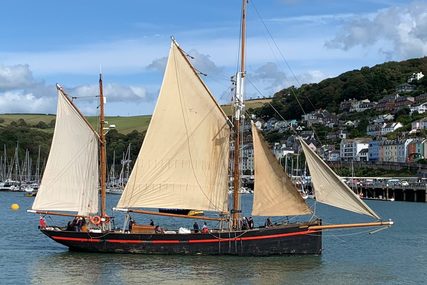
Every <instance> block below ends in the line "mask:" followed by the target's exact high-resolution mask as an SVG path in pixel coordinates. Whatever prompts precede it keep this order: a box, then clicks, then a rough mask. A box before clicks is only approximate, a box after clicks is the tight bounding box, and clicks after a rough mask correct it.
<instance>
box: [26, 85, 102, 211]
mask: <svg viewBox="0 0 427 285" xmlns="http://www.w3.org/2000/svg"><path fill="white" fill-rule="evenodd" d="M98 168H99V167H98V136H97V135H96V134H95V132H94V131H93V129H92V128H91V127H90V126H89V125H88V123H87V121H86V120H85V119H84V118H83V117H82V116H81V114H80V113H79V112H78V111H77V110H76V109H75V107H74V105H73V104H72V103H71V102H70V101H69V99H68V98H67V97H66V95H65V94H64V93H63V91H62V90H61V89H60V88H58V107H57V112H56V122H55V132H54V134H53V139H52V145H51V149H50V153H49V158H48V160H47V164H46V169H45V171H44V174H43V178H42V181H41V184H40V188H39V190H38V193H37V196H36V198H35V200H34V203H33V206H32V210H39V211H71V212H78V214H79V215H88V214H93V213H97V212H98V180H99V175H98Z"/></svg>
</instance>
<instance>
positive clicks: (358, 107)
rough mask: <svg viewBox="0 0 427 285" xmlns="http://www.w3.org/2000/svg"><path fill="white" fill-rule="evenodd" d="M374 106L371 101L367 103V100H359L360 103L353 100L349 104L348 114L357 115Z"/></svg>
mask: <svg viewBox="0 0 427 285" xmlns="http://www.w3.org/2000/svg"><path fill="white" fill-rule="evenodd" d="M375 104H376V103H375V102H371V101H369V99H364V100H360V101H357V100H353V101H352V102H351V106H350V110H349V111H350V112H357V113H359V112H363V111H365V110H368V109H372V108H373V107H374V106H375Z"/></svg>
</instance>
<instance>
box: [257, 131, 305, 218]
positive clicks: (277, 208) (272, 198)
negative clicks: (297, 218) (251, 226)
mask: <svg viewBox="0 0 427 285" xmlns="http://www.w3.org/2000/svg"><path fill="white" fill-rule="evenodd" d="M252 138H253V143H254V160H255V161H254V162H255V185H254V201H253V208H252V215H254V216H293V215H306V214H311V210H310V208H309V207H308V206H307V204H306V203H305V202H304V199H303V198H302V197H301V194H300V193H299V192H298V190H297V189H296V188H295V186H294V185H293V184H292V182H291V181H290V180H289V178H288V176H287V175H286V173H285V172H284V170H283V168H282V166H281V165H280V164H279V162H278V161H277V159H276V157H275V156H274V155H273V153H272V152H271V150H270V148H269V147H268V145H267V143H266V142H265V140H264V138H263V137H262V135H261V134H260V133H259V131H258V130H257V128H256V127H255V124H253V123H252Z"/></svg>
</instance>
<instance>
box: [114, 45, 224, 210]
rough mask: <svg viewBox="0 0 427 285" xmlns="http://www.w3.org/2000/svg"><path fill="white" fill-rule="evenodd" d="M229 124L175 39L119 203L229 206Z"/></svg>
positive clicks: (120, 205)
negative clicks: (158, 92) (147, 124)
mask: <svg viewBox="0 0 427 285" xmlns="http://www.w3.org/2000/svg"><path fill="white" fill-rule="evenodd" d="M229 136H230V127H229V126H228V124H227V117H226V115H225V114H224V112H223V111H222V110H221V108H220V107H219V106H218V104H217V103H216V101H215V99H214V98H213V96H212V95H211V93H210V92H209V90H208V89H207V87H206V85H205V84H204V83H203V82H202V81H201V80H200V78H199V76H198V75H197V74H196V72H195V70H194V69H193V67H192V66H191V64H190V63H189V62H188V60H187V58H186V56H185V55H184V54H183V53H182V51H181V50H180V48H179V47H178V46H177V44H176V43H175V42H172V45H171V49H170V52H169V58H168V62H167V66H166V70H165V75H164V78H163V83H162V87H161V90H160V94H159V98H158V101H157V105H156V108H155V110H154V114H153V116H152V119H151V122H150V126H149V128H148V130H147V134H146V136H145V139H144V142H143V145H142V148H141V150H140V153H139V155H138V158H137V161H136V163H135V166H134V168H133V170H132V173H131V175H130V177H129V181H128V183H127V184H126V187H125V189H124V192H123V194H122V196H121V198H120V201H119V202H118V204H117V207H118V208H139V207H147V208H180V209H199V210H212V211H225V210H226V209H227V200H228V195H227V191H228V157H229Z"/></svg>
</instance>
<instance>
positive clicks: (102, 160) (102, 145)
mask: <svg viewBox="0 0 427 285" xmlns="http://www.w3.org/2000/svg"><path fill="white" fill-rule="evenodd" d="M104 125H105V118H104V93H103V88H102V74H101V73H100V74H99V141H100V148H99V151H100V159H99V161H100V162H99V166H100V172H101V178H100V179H101V181H100V185H101V217H105V216H106V212H105V209H106V202H105V200H106V185H105V182H106V176H107V166H106V150H105V134H104Z"/></svg>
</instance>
